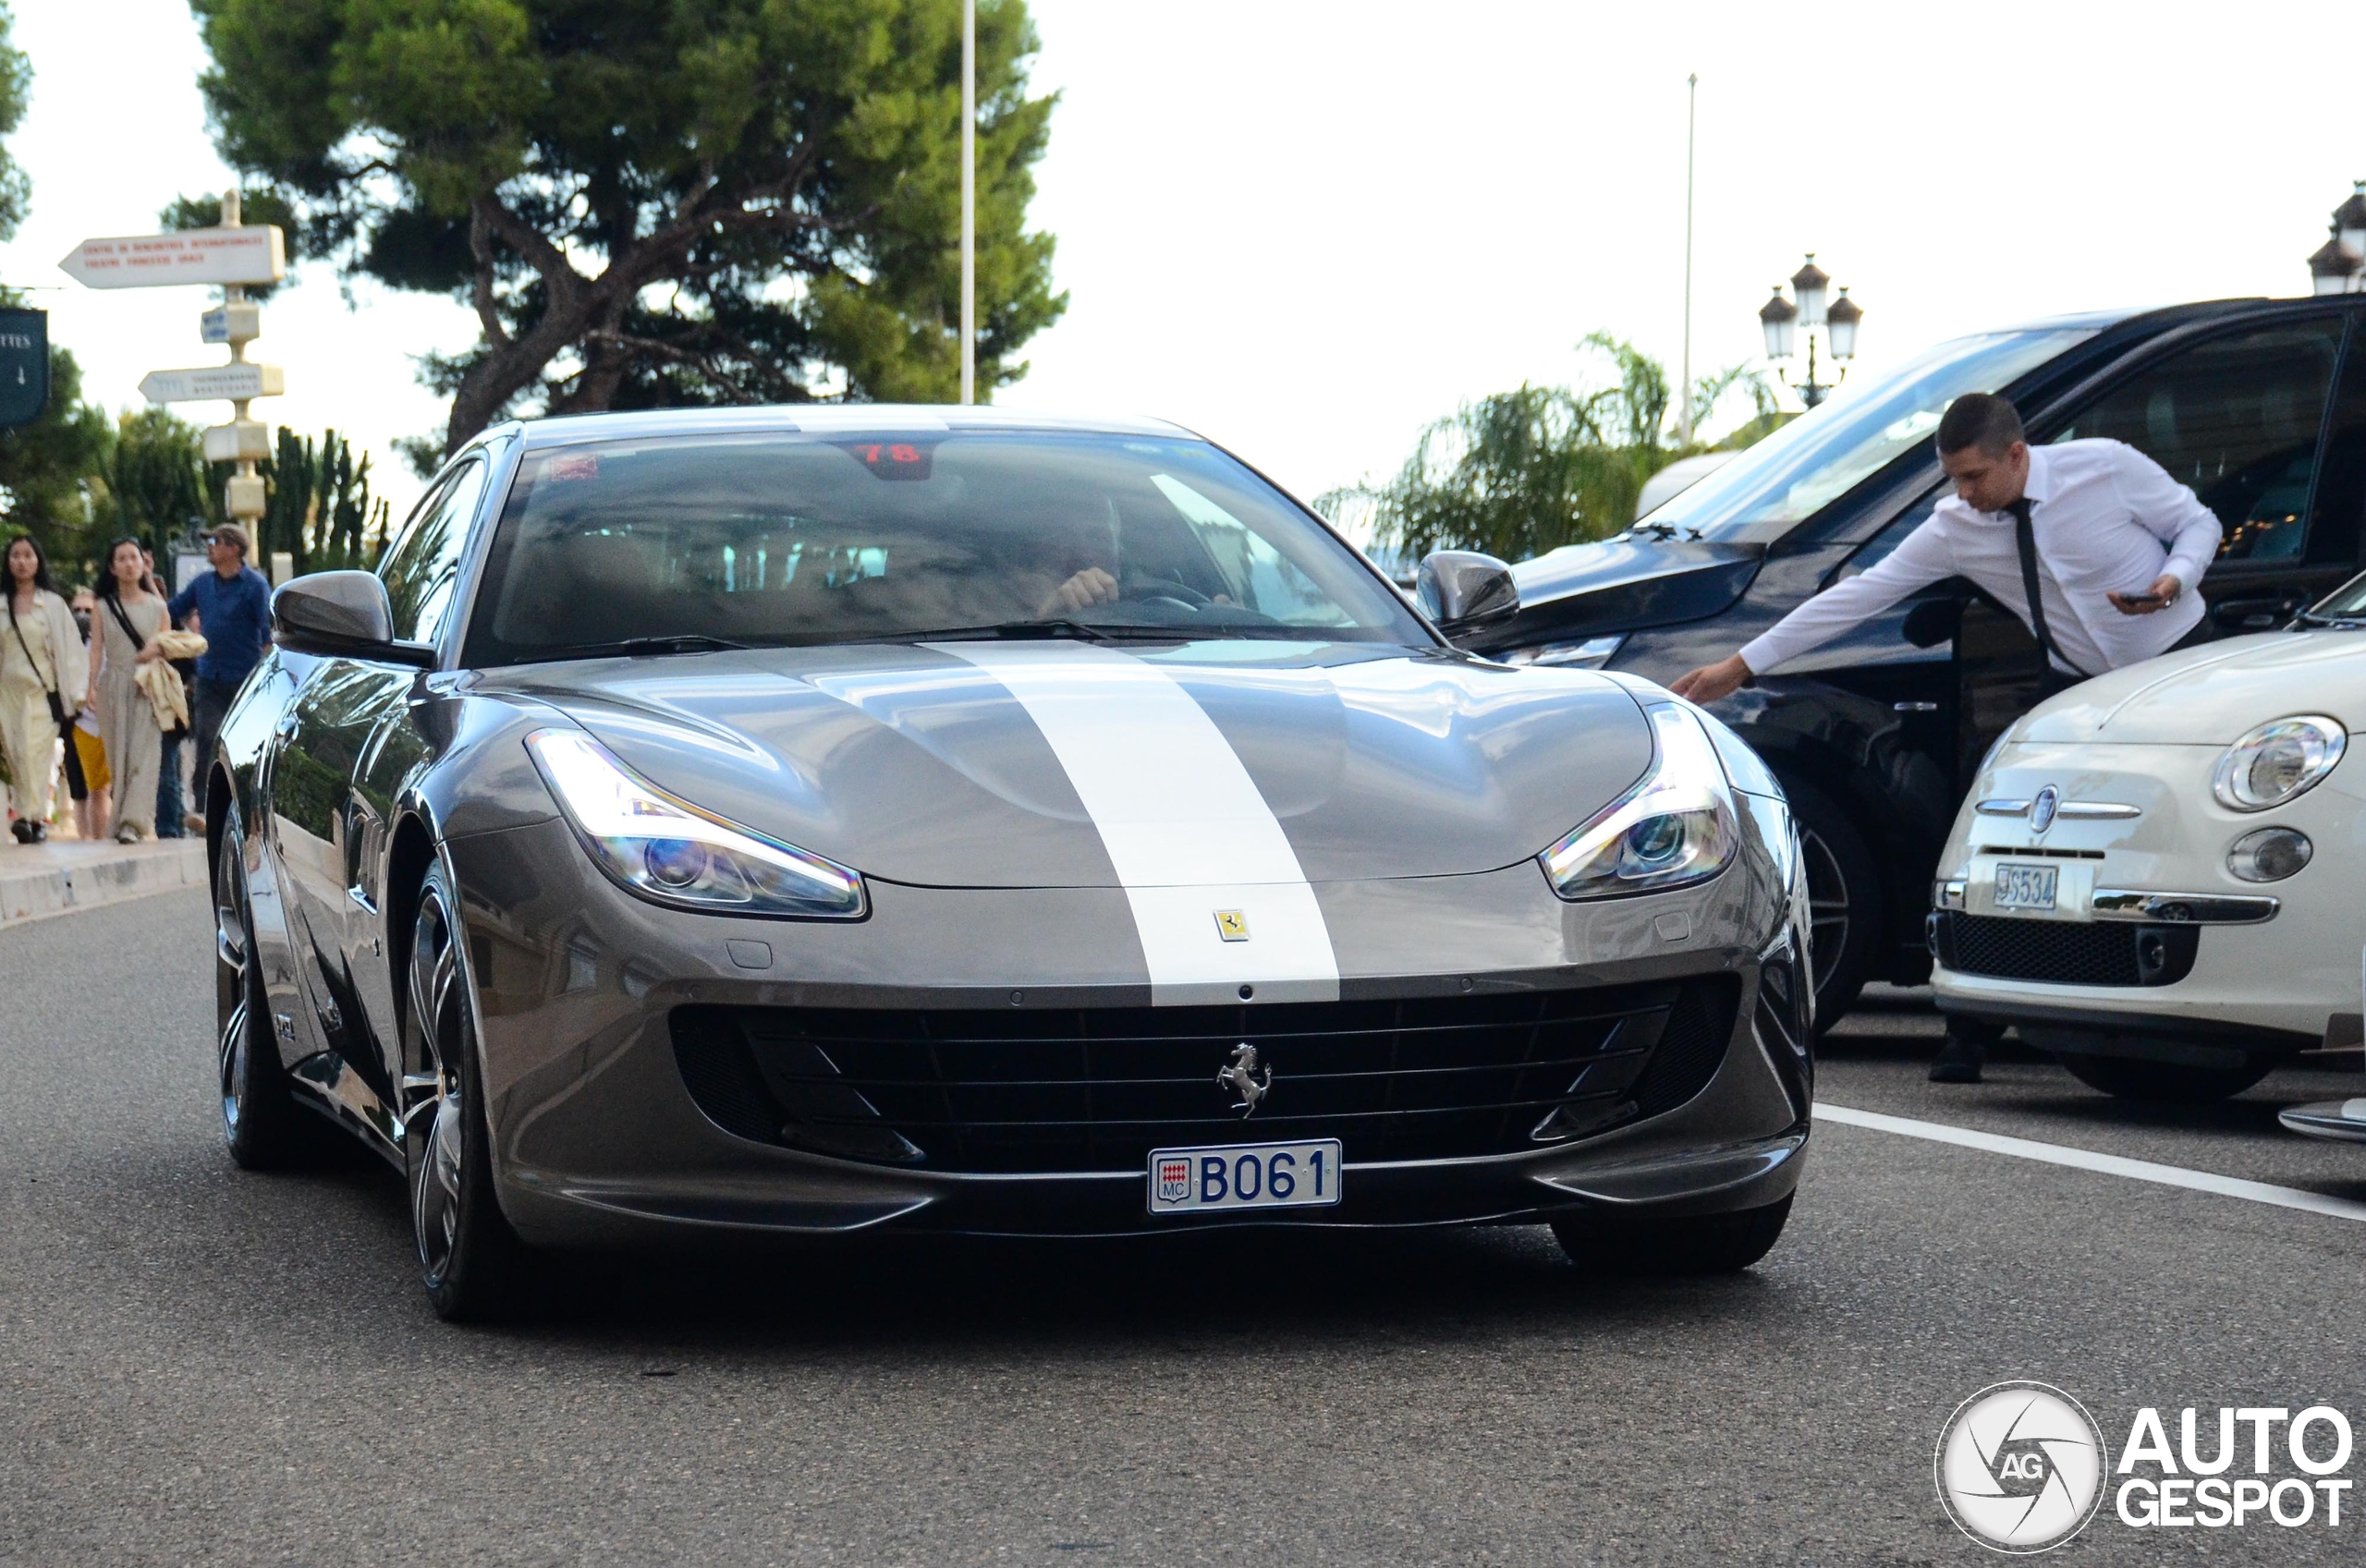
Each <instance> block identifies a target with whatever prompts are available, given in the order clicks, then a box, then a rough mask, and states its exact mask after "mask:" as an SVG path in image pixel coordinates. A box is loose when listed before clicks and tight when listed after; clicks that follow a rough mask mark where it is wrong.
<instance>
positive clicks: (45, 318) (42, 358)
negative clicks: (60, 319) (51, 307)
mask: <svg viewBox="0 0 2366 1568" xmlns="http://www.w3.org/2000/svg"><path fill="white" fill-rule="evenodd" d="M48 406H49V312H48V311H46V310H0V430H14V429H15V428H16V427H17V426H18V425H29V424H30V423H32V422H33V421H34V420H35V419H40V418H41V411H42V410H43V408H45V407H48Z"/></svg>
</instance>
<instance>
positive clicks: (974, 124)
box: [961, 0, 978, 403]
mask: <svg viewBox="0 0 2366 1568" xmlns="http://www.w3.org/2000/svg"><path fill="white" fill-rule="evenodd" d="M977 400H978V0H961V401H962V402H964V403H975V402H976V401H977Z"/></svg>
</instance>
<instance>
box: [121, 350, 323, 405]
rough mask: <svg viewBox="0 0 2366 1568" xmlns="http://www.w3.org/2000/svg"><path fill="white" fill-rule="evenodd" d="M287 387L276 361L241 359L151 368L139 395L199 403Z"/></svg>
mask: <svg viewBox="0 0 2366 1568" xmlns="http://www.w3.org/2000/svg"><path fill="white" fill-rule="evenodd" d="M286 391H287V371H283V370H281V369H280V368H279V367H278V366H277V365H258V364H256V363H255V362H254V361H253V360H251V359H241V360H239V361H238V363H237V364H234V365H203V366H201V367H199V368H198V369H196V370H193V371H149V372H148V373H147V374H146V375H144V376H142V377H140V396H142V397H145V398H146V399H148V401H149V402H151V403H201V402H205V401H208V400H210V399H213V398H228V399H230V400H231V401H232V402H235V403H242V402H244V401H246V400H247V399H248V398H250V397H277V396H278V395H281V394H282V393H284V392H286Z"/></svg>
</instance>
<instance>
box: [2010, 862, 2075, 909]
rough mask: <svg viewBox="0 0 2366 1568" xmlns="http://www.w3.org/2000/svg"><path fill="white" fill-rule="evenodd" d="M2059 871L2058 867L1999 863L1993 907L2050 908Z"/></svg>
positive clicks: (2060, 872) (2060, 871)
mask: <svg viewBox="0 0 2366 1568" xmlns="http://www.w3.org/2000/svg"><path fill="white" fill-rule="evenodd" d="M2061 874H2062V869H2061V868H2060V867H2058V866H1999V867H1997V868H1996V907H1997V908H1999V909H2051V908H2053V907H2054V887H2055V881H2058V880H2059V878H2060V877H2061Z"/></svg>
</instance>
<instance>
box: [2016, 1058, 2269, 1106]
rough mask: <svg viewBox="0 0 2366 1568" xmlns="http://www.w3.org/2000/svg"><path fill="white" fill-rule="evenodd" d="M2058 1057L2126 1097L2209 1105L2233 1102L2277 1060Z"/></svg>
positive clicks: (2080, 1075)
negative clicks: (2206, 1062)
mask: <svg viewBox="0 0 2366 1568" xmlns="http://www.w3.org/2000/svg"><path fill="white" fill-rule="evenodd" d="M2055 1060H2057V1061H2059V1062H2060V1063H2061V1064H2063V1066H2065V1067H2067V1068H2068V1069H2069V1071H2070V1076H2072V1077H2074V1078H2076V1079H2078V1080H2079V1082H2080V1083H2082V1084H2084V1085H2086V1086H2087V1087H2088V1088H2095V1089H2101V1090H2103V1092H2104V1093H2105V1094H2109V1095H2116V1096H2117V1097H2118V1098H2119V1099H2121V1100H2166V1101H2168V1102H2170V1103H2172V1104H2177V1105H2204V1104H2208V1103H2210V1102H2211V1101H2213V1100H2231V1099H2233V1098H2234V1097H2235V1096H2236V1095H2238V1094H2240V1093H2242V1092H2243V1090H2245V1089H2247V1088H2250V1087H2251V1085H2253V1084H2255V1083H2257V1082H2259V1081H2260V1080H2261V1079H2262V1078H2263V1077H2265V1076H2267V1075H2268V1073H2269V1072H2270V1071H2271V1070H2272V1069H2273V1068H2274V1067H2275V1061H2274V1059H2273V1058H2267V1059H2261V1058H2256V1057H2255V1058H2253V1059H2252V1060H2250V1061H2249V1062H2246V1063H2244V1064H2242V1065H2241V1066H2239V1067H2188V1066H2185V1065H2183V1064H2178V1063H2175V1062H2143V1061H2139V1060H2137V1059H2136V1058H2134V1057H2128V1056H2088V1055H2085V1054H2082V1053H2078V1052H2071V1051H2065V1052H2062V1053H2061V1054H2060V1055H2058V1056H2057V1057H2056V1058H2055Z"/></svg>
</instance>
